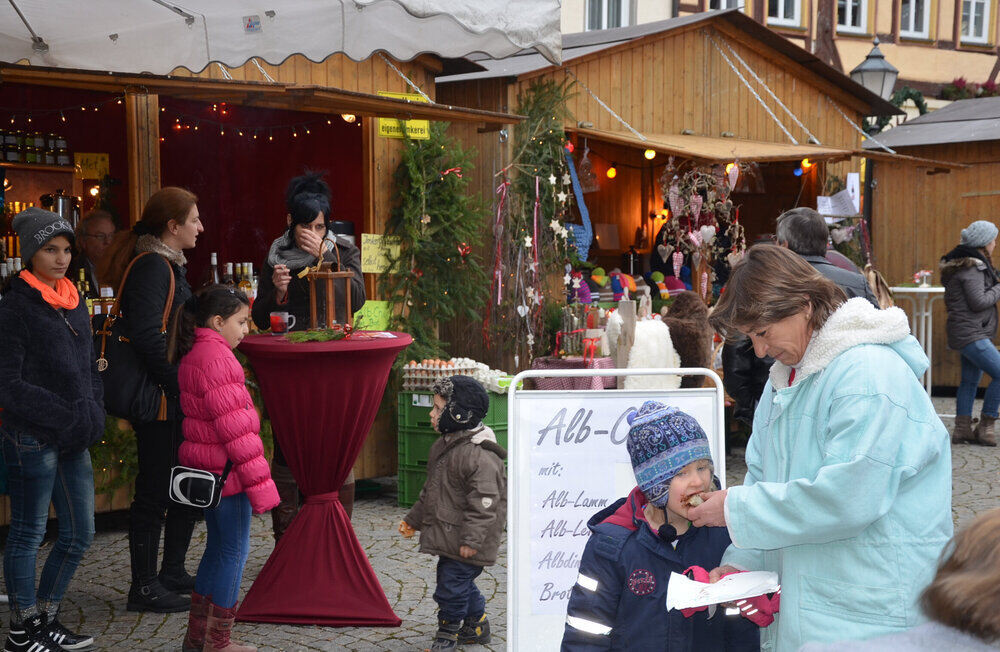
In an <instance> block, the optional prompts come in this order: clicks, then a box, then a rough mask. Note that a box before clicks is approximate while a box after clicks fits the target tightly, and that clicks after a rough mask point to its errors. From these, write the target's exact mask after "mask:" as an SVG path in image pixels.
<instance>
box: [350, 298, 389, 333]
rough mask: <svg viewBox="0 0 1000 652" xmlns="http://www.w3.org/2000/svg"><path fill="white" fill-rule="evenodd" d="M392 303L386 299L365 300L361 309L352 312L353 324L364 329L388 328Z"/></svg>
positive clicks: (377, 329)
mask: <svg viewBox="0 0 1000 652" xmlns="http://www.w3.org/2000/svg"><path fill="white" fill-rule="evenodd" d="M391 316H392V304H391V303H389V302H388V301H372V300H371V299H369V300H367V301H365V305H363V306H361V310H359V311H357V312H356V313H354V326H355V328H358V329H360V330H365V331H384V330H388V328H389V318H390V317H391Z"/></svg>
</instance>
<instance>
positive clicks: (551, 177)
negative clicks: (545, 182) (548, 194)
mask: <svg viewBox="0 0 1000 652" xmlns="http://www.w3.org/2000/svg"><path fill="white" fill-rule="evenodd" d="M549 183H551V184H552V185H553V186H554V185H556V175H554V174H550V175H549Z"/></svg>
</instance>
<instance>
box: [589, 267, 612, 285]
mask: <svg viewBox="0 0 1000 652" xmlns="http://www.w3.org/2000/svg"><path fill="white" fill-rule="evenodd" d="M590 278H591V279H592V280H593V281H594V282H595V283H597V285H599V286H600V287H602V288H603V287H607V286H608V281H609V280H610V279H609V278H608V273H607V272H605V271H604V268H603V267H595V268H594V271H593V272H591V274H590Z"/></svg>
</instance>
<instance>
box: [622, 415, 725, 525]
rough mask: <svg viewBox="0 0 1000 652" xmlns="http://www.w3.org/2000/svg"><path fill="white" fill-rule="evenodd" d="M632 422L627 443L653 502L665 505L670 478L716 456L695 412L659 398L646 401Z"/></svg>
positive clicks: (638, 478)
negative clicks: (679, 407) (665, 403)
mask: <svg viewBox="0 0 1000 652" xmlns="http://www.w3.org/2000/svg"><path fill="white" fill-rule="evenodd" d="M628 422H629V425H630V426H631V428H630V429H629V431H628V439H627V440H626V442H625V446H626V448H628V454H629V456H630V457H631V458H632V470H633V471H634V472H635V480H636V483H637V484H638V485H639V489H640V490H641V491H642V493H643V494H645V496H646V499H647V500H648V501H649V502H651V503H652V504H653V505H655V506H656V507H659V508H661V509H664V508H666V506H667V497H668V489H669V488H670V480H671V479H672V478H673V477H674V476H675V475H677V473H678V472H679V471H680V470H681V469H683V468H684V467H685V466H687V465H688V464H690V463H691V462H696V461H698V460H710V459H712V451H711V449H710V448H709V446H708V437H707V436H706V435H705V431H704V430H702V428H701V426H700V425H698V422H697V421H695V420H694V418H693V417H692V416H690V415H689V414H687V413H685V412H681V411H680V410H678V409H677V408H675V407H670V406H667V405H664V404H663V403H658V402H657V401H646V402H645V403H643V404H642V407H641V408H639V410H638V411H637V412H634V413H633V414H630V415H629V417H628Z"/></svg>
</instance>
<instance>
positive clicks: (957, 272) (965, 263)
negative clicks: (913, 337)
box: [941, 220, 1000, 446]
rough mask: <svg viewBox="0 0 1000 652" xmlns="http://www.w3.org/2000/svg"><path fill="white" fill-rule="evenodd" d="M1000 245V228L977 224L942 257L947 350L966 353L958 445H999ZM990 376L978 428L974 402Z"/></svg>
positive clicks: (955, 438) (960, 387)
mask: <svg viewBox="0 0 1000 652" xmlns="http://www.w3.org/2000/svg"><path fill="white" fill-rule="evenodd" d="M996 243H997V227H996V225H995V224H993V223H992V222H988V221H986V220H978V221H975V222H973V223H972V224H970V225H969V226H967V227H966V228H964V229H962V241H961V244H959V245H958V246H957V247H955V248H954V249H952V250H951V251H949V252H948V253H947V254H945V255H944V257H942V258H941V282H942V283H943V284H944V303H945V307H946V308H947V310H948V321H947V323H946V325H945V330H946V332H947V334H948V348H949V349H954V350H955V351H959V352H960V353H961V355H962V380H961V382H960V383H959V385H958V395H957V405H956V407H955V429H954V430H953V431H952V433H951V440H952V442H953V443H956V444H958V443H963V442H968V443H972V444H979V445H982V446H996V445H997V440H996V436H995V435H994V433H993V424H994V422H995V421H996V419H997V410H998V409H1000V352H998V351H997V347H996V346H994V344H993V338H994V337H995V336H996V334H997V301H1000V276H998V275H997V271H996V269H995V268H994V267H993V262H992V261H991V260H990V256H991V255H992V254H993V248H994V247H995V246H996ZM984 371H985V372H986V373H987V374H988V375H989V377H990V384H989V386H988V387H987V388H986V396H985V398H984V400H983V410H982V412H981V413H980V415H979V422H978V423H977V424H976V426H975V428H973V424H972V402H973V400H974V399H975V397H976V388H977V387H978V386H979V379H980V378H982V376H983V372H984Z"/></svg>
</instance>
